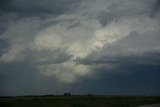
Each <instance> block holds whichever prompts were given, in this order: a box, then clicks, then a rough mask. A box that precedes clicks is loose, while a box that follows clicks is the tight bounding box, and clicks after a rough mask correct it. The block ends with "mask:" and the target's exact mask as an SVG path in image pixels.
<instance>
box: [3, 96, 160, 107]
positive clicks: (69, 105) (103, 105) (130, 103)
mask: <svg viewBox="0 0 160 107" xmlns="http://www.w3.org/2000/svg"><path fill="white" fill-rule="evenodd" d="M154 103H160V97H153V96H152V97H151V96H85V95H84V96H22V97H1V98H0V107H136V106H138V105H144V104H154Z"/></svg>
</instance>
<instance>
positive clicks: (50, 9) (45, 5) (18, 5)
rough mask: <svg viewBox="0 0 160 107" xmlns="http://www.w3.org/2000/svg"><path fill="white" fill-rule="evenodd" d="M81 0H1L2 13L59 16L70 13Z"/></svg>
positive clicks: (27, 15) (25, 15)
mask: <svg viewBox="0 0 160 107" xmlns="http://www.w3.org/2000/svg"><path fill="white" fill-rule="evenodd" d="M80 2H81V1H80V0H76V1H74V0H65V1H64V0H54V1H53V0H45V1H41V0H34V1H32V0H27V1H25V0H12V1H7V0H6V1H1V3H0V7H1V8H0V9H1V12H2V14H6V13H7V14H9V13H10V14H17V15H18V16H22V17H23V16H24V17H30V16H32V17H33V16H36V17H42V18H43V17H45V16H47V15H53V16H57V15H60V14H62V13H70V12H73V11H75V10H76V9H77V8H78V7H79V3H80Z"/></svg>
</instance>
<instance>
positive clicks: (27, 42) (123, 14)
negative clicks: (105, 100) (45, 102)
mask: <svg viewBox="0 0 160 107" xmlns="http://www.w3.org/2000/svg"><path fill="white" fill-rule="evenodd" d="M159 77H160V0H1V1H0V95H1V96H2V95H32V94H34V95H37V94H63V93H64V92H70V93H73V94H87V93H92V94H107V95H108V94H110V95H113V94H114V95H124V94H126V95H160V78H159Z"/></svg>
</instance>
